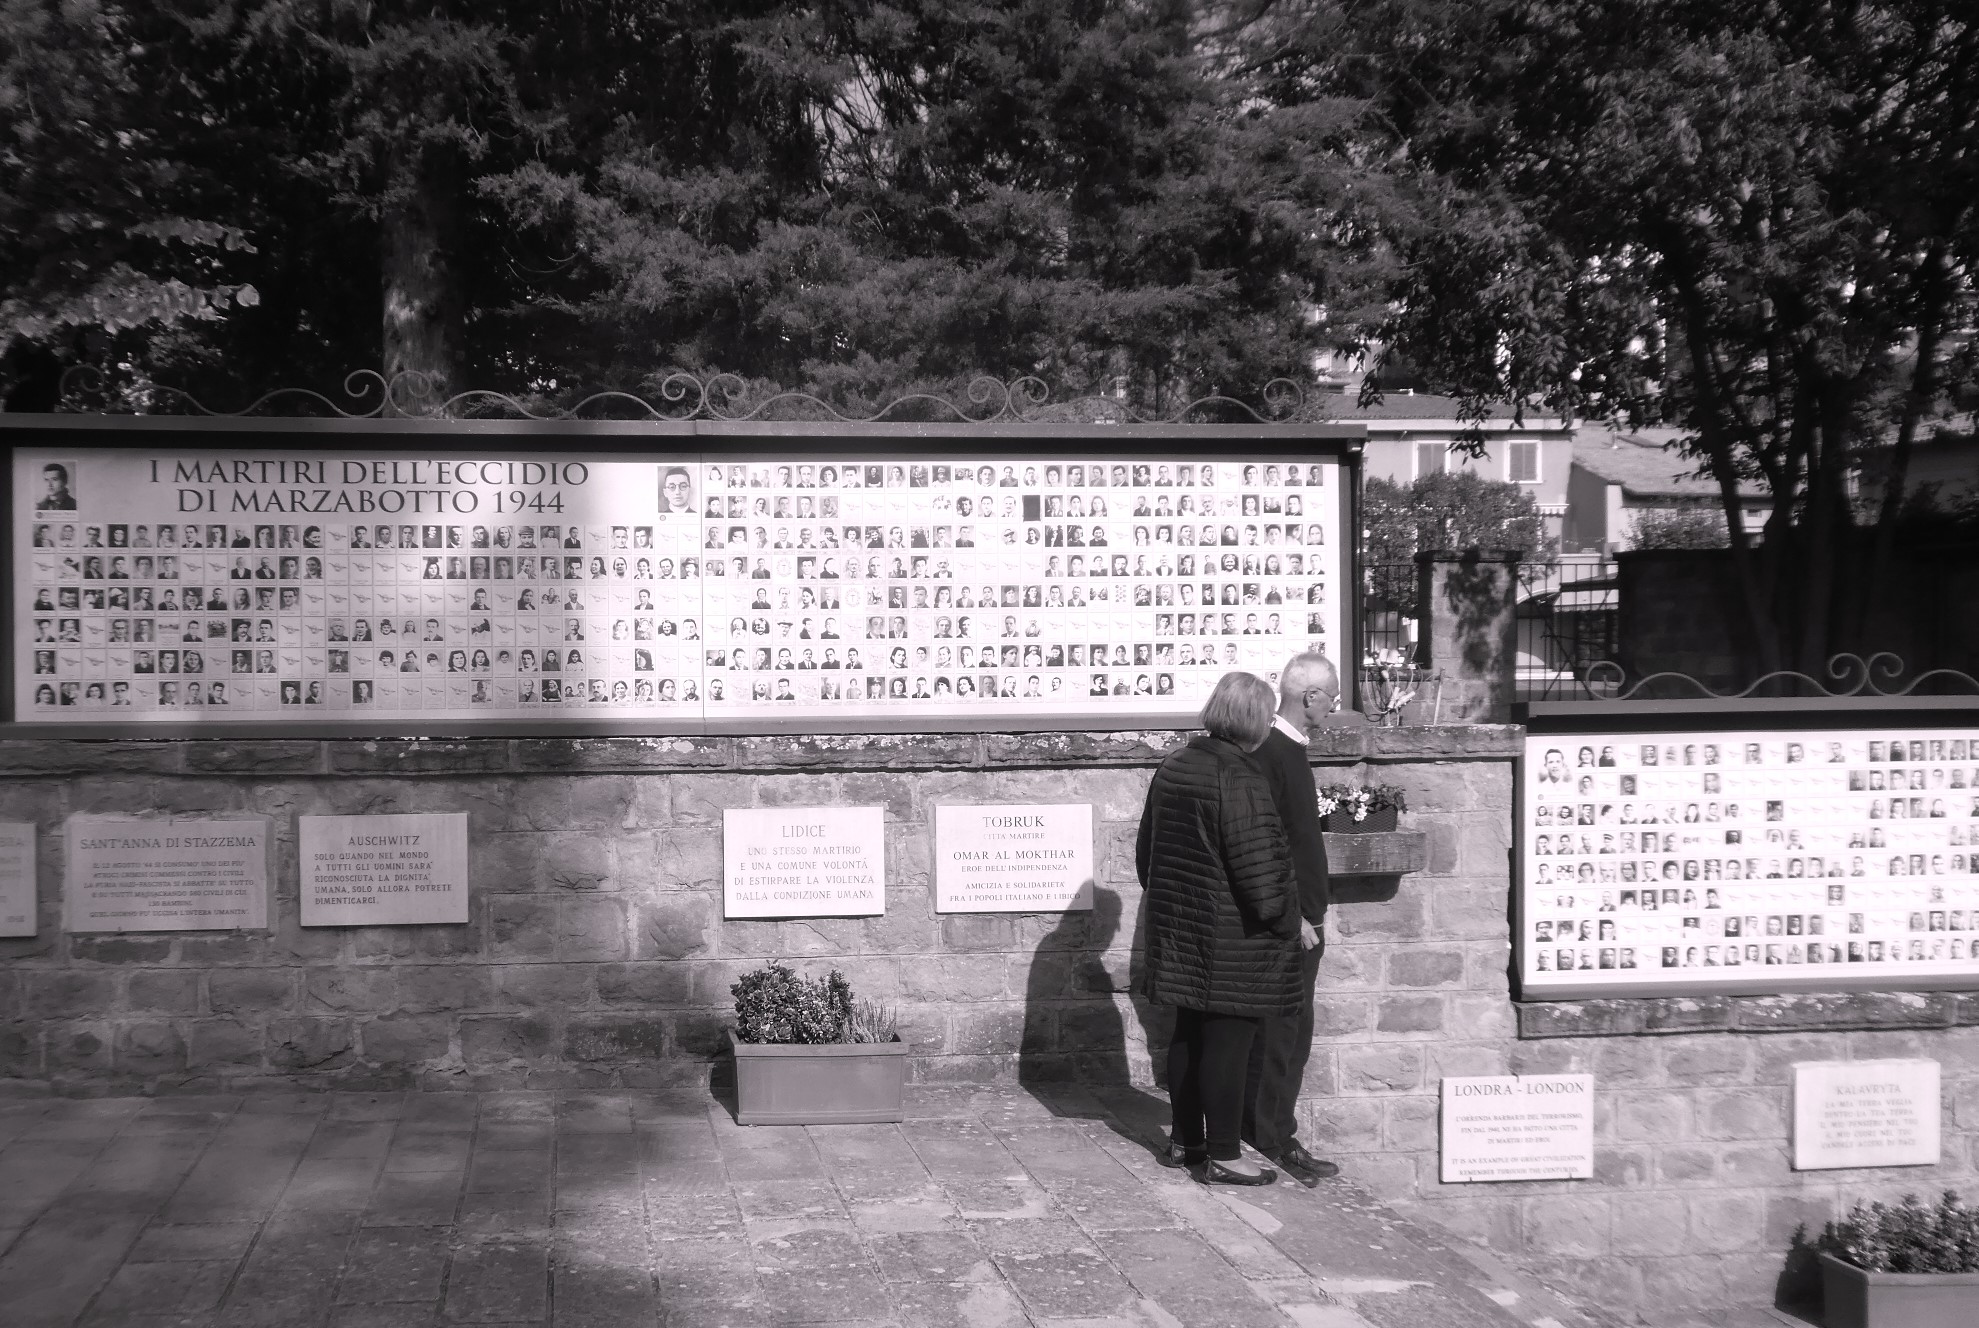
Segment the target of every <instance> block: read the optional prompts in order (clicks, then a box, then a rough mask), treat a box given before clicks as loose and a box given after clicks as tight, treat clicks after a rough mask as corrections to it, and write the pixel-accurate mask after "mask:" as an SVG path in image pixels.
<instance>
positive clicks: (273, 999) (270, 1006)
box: [206, 968, 296, 1018]
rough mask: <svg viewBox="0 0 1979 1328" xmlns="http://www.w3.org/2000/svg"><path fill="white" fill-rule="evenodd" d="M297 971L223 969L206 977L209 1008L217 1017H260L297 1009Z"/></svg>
mask: <svg viewBox="0 0 1979 1328" xmlns="http://www.w3.org/2000/svg"><path fill="white" fill-rule="evenodd" d="M295 979H296V970H294V969H290V968H232V969H228V968H223V969H215V970H214V971H213V972H211V973H208V974H207V975H206V1002H207V1008H208V1009H210V1010H211V1011H212V1012H213V1013H214V1014H239V1015H246V1016H248V1017H249V1018H259V1017H261V1016H263V1015H268V1014H286V1013H288V1012H289V1011H290V1010H292V1009H294V1008H295V1004H294V1003H295V985H296V982H295Z"/></svg>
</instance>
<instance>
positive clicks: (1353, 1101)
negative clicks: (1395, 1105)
mask: <svg viewBox="0 0 1979 1328" xmlns="http://www.w3.org/2000/svg"><path fill="white" fill-rule="evenodd" d="M1386 1115H1387V1112H1386V1111H1385V1109H1384V1104H1383V1103H1382V1102H1381V1101H1380V1099H1378V1098H1368V1097H1362V1098H1353V1097H1336V1098H1332V1099H1330V1100H1328V1101H1325V1102H1307V1101H1303V1100H1302V1101H1301V1102H1300V1103H1299V1137H1300V1138H1301V1140H1303V1141H1304V1142H1305V1144H1306V1147H1307V1148H1309V1149H1311V1150H1312V1152H1313V1154H1314V1155H1315V1156H1318V1157H1339V1156H1342V1155H1345V1154H1351V1153H1377V1152H1380V1151H1381V1146H1382V1144H1381V1138H1382V1129H1383V1126H1384V1124H1385V1117H1386Z"/></svg>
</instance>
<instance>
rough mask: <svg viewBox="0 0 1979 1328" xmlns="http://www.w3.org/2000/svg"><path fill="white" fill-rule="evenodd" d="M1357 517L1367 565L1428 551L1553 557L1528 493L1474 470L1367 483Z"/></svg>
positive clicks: (1398, 560) (1408, 558) (1409, 558)
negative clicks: (1364, 537) (1363, 532)
mask: <svg viewBox="0 0 1979 1328" xmlns="http://www.w3.org/2000/svg"><path fill="white" fill-rule="evenodd" d="M1361 514H1362V521H1363V523H1364V525H1365V527H1366V531H1367V544H1366V553H1365V555H1364V556H1365V557H1366V559H1367V561H1368V562H1370V563H1407V562H1412V561H1413V560H1414V559H1415V556H1416V554H1417V553H1421V552H1427V551H1429V550H1432V549H1452V550H1465V549H1506V550H1510V551H1512V552H1515V553H1517V554H1518V555H1519V557H1520V558H1521V559H1524V560H1535V559H1544V558H1548V557H1551V556H1552V553H1553V548H1552V541H1551V540H1549V539H1547V538H1546V527H1545V522H1544V519H1543V518H1542V517H1541V516H1540V515H1539V504H1538V503H1537V502H1536V501H1534V499H1533V496H1532V493H1531V491H1530V490H1529V489H1527V488H1526V487H1525V486H1523V485H1519V484H1512V483H1509V482H1507V481H1504V480H1491V479H1486V478H1484V477H1483V476H1482V475H1479V474H1477V473H1476V472H1474V471H1468V470H1458V471H1452V472H1449V473H1445V474H1430V475H1424V476H1421V477H1420V478H1418V479H1415V480H1412V481H1411V482H1409V483H1408V484H1398V483H1396V482H1395V481H1393V480H1387V479H1381V478H1375V479H1370V480H1369V481H1368V482H1367V484H1366V486H1365V487H1364V489H1363V496H1362V500H1361Z"/></svg>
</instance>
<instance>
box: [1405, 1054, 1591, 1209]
mask: <svg viewBox="0 0 1979 1328" xmlns="http://www.w3.org/2000/svg"><path fill="white" fill-rule="evenodd" d="M1441 1132H1442V1139H1443V1182H1444V1183H1445V1184H1446V1185H1447V1184H1455V1183H1459V1182H1465V1181H1486V1180H1585V1179H1587V1178H1588V1177H1590V1176H1592V1175H1593V1174H1594V1076H1593V1075H1591V1074H1504V1075H1476V1076H1467V1077H1463V1078H1447V1079H1445V1080H1444V1081H1443V1105H1442V1131H1441Z"/></svg>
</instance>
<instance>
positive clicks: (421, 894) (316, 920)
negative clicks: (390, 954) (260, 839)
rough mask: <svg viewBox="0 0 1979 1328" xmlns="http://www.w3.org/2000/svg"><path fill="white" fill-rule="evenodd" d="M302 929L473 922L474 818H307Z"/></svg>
mask: <svg viewBox="0 0 1979 1328" xmlns="http://www.w3.org/2000/svg"><path fill="white" fill-rule="evenodd" d="M297 841H298V851H299V855H300V857H301V860H302V925H303V926H305V927H368V926H378V925H381V924H387V923H389V924H395V925H397V924H405V923H422V922H423V923H461V922H466V921H467V813H465V812H445V813H437V814H423V815H384V816H304V817H301V818H300V825H299V827H298V830H297Z"/></svg>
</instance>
